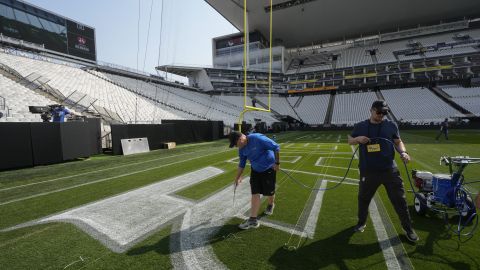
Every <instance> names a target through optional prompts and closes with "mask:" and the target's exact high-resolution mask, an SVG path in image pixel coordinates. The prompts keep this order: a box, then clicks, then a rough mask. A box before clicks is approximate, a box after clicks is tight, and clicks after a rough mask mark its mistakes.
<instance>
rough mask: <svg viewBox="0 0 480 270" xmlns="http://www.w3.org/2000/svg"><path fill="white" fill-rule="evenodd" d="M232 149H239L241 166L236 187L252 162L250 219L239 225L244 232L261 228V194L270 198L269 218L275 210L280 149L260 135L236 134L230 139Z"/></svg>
mask: <svg viewBox="0 0 480 270" xmlns="http://www.w3.org/2000/svg"><path fill="white" fill-rule="evenodd" d="M229 140H230V148H232V147H234V146H236V147H238V156H239V158H240V162H239V164H238V171H237V176H236V177H235V185H238V184H240V183H241V182H242V173H243V170H244V169H245V165H246V163H247V159H248V160H249V161H250V165H251V174H250V189H251V192H252V205H251V210H250V218H249V219H248V220H246V221H245V222H243V223H242V224H240V225H239V228H240V229H243V230H246V229H250V228H258V227H259V226H260V224H259V223H258V220H257V215H258V210H259V209H260V194H262V195H263V196H268V206H267V209H266V210H265V214H266V215H271V214H273V209H274V208H275V202H274V201H275V183H276V172H277V171H278V170H279V167H280V154H279V151H280V146H279V145H278V144H277V143H276V142H274V141H272V140H271V139H269V138H268V137H267V136H265V135H263V134H260V133H253V134H249V135H245V134H242V133H241V132H238V131H233V132H232V133H230V136H229Z"/></svg>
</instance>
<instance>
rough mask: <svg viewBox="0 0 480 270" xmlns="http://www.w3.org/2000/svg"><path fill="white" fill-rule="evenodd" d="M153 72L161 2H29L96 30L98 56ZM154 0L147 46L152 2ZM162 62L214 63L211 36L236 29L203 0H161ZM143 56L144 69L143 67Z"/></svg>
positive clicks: (46, 0) (89, 0)
mask: <svg viewBox="0 0 480 270" xmlns="http://www.w3.org/2000/svg"><path fill="white" fill-rule="evenodd" d="M139 1H140V14H141V16H140V46H139V47H140V50H139V54H138V59H139V61H138V69H139V70H145V71H146V72H148V73H153V74H155V70H154V67H155V66H157V60H158V52H159V50H158V47H159V41H160V25H161V9H162V1H161V0H81V1H71V0H26V2H29V3H31V4H33V5H36V6H39V7H42V8H44V9H47V10H49V11H53V12H55V13H57V14H60V15H63V16H66V17H69V18H71V19H73V20H76V21H78V22H81V23H84V24H87V25H90V26H92V27H94V28H95V30H96V44H97V60H99V61H104V62H108V63H113V64H118V65H122V66H126V67H130V68H137V47H138V33H139V32H138V13H139ZM152 1H153V8H152V20H151V25H150V35H149V38H148V47H147V50H146V58H145V48H146V41H147V30H148V21H149V16H150V6H151V4H152ZM163 7H164V12H163V14H164V18H163V30H162V47H161V50H160V64H186V65H211V64H212V38H213V37H217V36H221V35H227V34H230V33H235V32H238V31H237V29H235V28H234V27H233V26H232V25H231V24H230V23H229V22H228V21H226V20H225V19H224V18H223V17H222V16H221V15H220V14H218V13H217V12H216V11H215V10H214V9H213V8H212V7H210V5H208V4H207V3H206V2H205V1H203V0H163ZM144 59H146V60H145V68H144Z"/></svg>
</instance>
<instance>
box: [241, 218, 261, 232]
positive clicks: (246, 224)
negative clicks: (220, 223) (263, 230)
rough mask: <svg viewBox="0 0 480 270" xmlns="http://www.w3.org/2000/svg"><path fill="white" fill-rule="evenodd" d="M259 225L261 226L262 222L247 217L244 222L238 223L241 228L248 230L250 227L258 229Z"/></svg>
mask: <svg viewBox="0 0 480 270" xmlns="http://www.w3.org/2000/svg"><path fill="white" fill-rule="evenodd" d="M258 227H260V223H258V220H257V219H247V220H245V221H244V222H243V223H241V224H240V225H238V228H240V229H242V230H248V229H250V228H254V229H256V228H258Z"/></svg>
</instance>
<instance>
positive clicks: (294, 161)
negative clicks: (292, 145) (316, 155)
mask: <svg viewBox="0 0 480 270" xmlns="http://www.w3.org/2000/svg"><path fill="white" fill-rule="evenodd" d="M285 158H293V159H292V160H285ZM301 158H302V156H287V155H282V162H286V163H297V161H299V160H300V159H301Z"/></svg>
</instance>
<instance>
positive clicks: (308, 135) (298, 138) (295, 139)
mask: <svg viewBox="0 0 480 270" xmlns="http://www.w3.org/2000/svg"><path fill="white" fill-rule="evenodd" d="M308 136H310V135H305V136H302V137H298V138H296V139H295V140H300V139H303V138H306V137H308Z"/></svg>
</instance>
